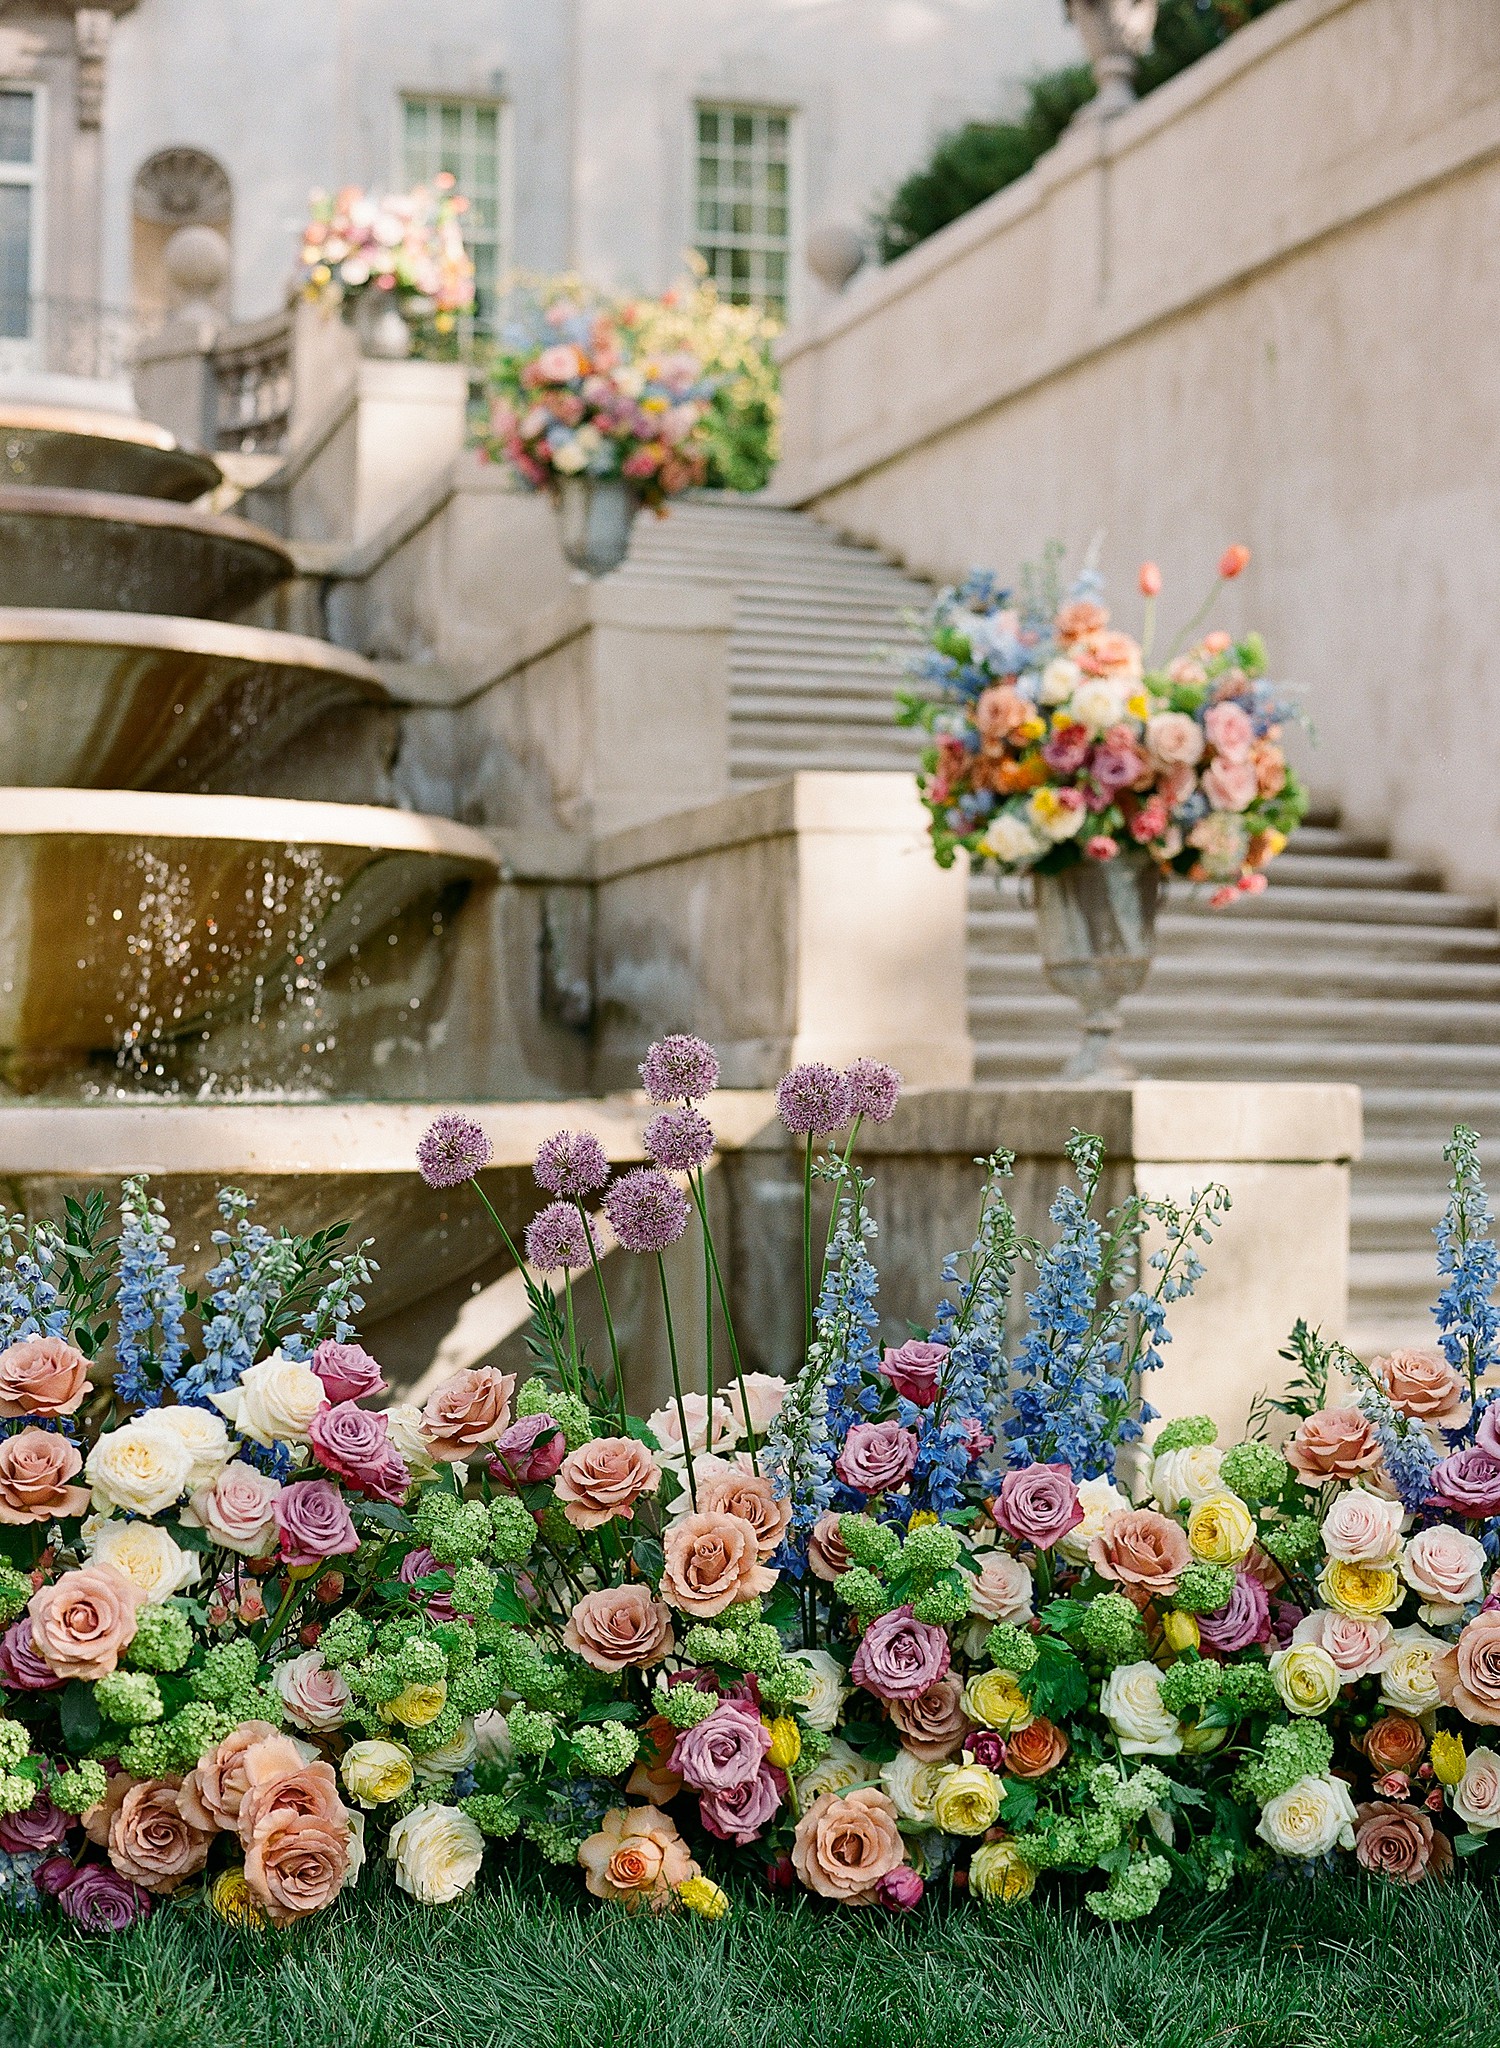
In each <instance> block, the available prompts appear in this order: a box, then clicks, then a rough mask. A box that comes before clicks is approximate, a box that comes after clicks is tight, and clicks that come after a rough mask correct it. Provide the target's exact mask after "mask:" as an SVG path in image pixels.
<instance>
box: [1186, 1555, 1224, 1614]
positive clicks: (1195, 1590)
mask: <svg viewBox="0 0 1500 2048" xmlns="http://www.w3.org/2000/svg"><path fill="white" fill-rule="evenodd" d="M1233 1591H1234V1566H1233V1565H1229V1564H1204V1563H1203V1562H1202V1561H1201V1560H1200V1559H1197V1558H1195V1559H1194V1560H1193V1562H1192V1563H1191V1564H1190V1565H1189V1566H1188V1568H1187V1570H1186V1571H1185V1572H1184V1573H1183V1575H1182V1577H1181V1578H1180V1579H1179V1580H1178V1581H1177V1591H1176V1592H1175V1593H1174V1594H1173V1596H1172V1603H1173V1605H1174V1606H1176V1607H1180V1608H1181V1609H1182V1611H1183V1613H1184V1614H1217V1613H1218V1611H1219V1609H1220V1608H1221V1607H1222V1606H1223V1605H1224V1603H1225V1601H1226V1600H1227V1599H1228V1598H1229V1596H1230V1594H1231V1593H1232V1592H1233Z"/></svg>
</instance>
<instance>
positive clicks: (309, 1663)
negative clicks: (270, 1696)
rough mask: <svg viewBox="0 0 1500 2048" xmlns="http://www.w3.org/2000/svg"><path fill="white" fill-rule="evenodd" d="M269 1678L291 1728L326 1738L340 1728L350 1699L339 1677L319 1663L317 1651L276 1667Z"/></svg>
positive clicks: (319, 1654) (306, 1653)
mask: <svg viewBox="0 0 1500 2048" xmlns="http://www.w3.org/2000/svg"><path fill="white" fill-rule="evenodd" d="M271 1676H272V1679H273V1681H274V1683H275V1686H276V1690H277V1691H278V1692H279V1693H280V1694H281V1704H282V1706H283V1708H284V1709H285V1711H286V1717H287V1719H288V1720H289V1721H290V1722H291V1723H292V1725H293V1727H296V1728H305V1729H306V1730H307V1732H308V1733H309V1734H310V1735H327V1734H331V1733H332V1731H333V1730H334V1729H335V1728H342V1727H343V1725H344V1720H345V1717H346V1716H347V1714H348V1712H349V1709H350V1707H351V1706H353V1704H354V1695H353V1694H352V1693H351V1692H350V1690H349V1688H348V1686H347V1685H346V1684H345V1682H344V1679H343V1676H342V1674H341V1673H340V1672H338V1671H335V1670H334V1669H333V1667H332V1666H331V1665H329V1664H325V1663H324V1662H323V1657H322V1653H321V1651H318V1650H304V1651H303V1653H302V1655H301V1656H300V1657H292V1658H290V1659H288V1661H287V1662H286V1663H285V1664H278V1665H277V1666H276V1669H275V1670H274V1671H273V1672H272V1674H271Z"/></svg>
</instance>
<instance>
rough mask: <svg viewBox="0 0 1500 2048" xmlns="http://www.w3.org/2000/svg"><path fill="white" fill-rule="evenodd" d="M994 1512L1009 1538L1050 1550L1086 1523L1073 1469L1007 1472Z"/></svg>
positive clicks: (992, 1506) (1028, 1467)
mask: <svg viewBox="0 0 1500 2048" xmlns="http://www.w3.org/2000/svg"><path fill="white" fill-rule="evenodd" d="M990 1513H991V1514H992V1515H993V1516H994V1518H995V1520H996V1521H997V1522H998V1523H999V1525H1000V1527H1001V1528H1002V1529H1004V1530H1005V1532H1006V1533H1007V1535H1010V1536H1014V1537H1015V1538H1016V1539H1017V1540H1018V1541H1019V1542H1022V1543H1031V1544H1034V1545H1035V1546H1036V1548H1037V1549H1038V1550H1050V1549H1051V1548H1052V1546H1053V1544H1054V1543H1056V1542H1058V1541H1059V1539H1060V1538H1061V1537H1064V1536H1066V1535H1067V1533H1068V1531H1069V1530H1070V1529H1076V1528H1077V1527H1078V1524H1079V1523H1080V1522H1081V1521H1082V1520H1083V1504H1082V1502H1081V1501H1080V1500H1079V1498H1078V1488H1077V1487H1076V1486H1075V1485H1074V1484H1073V1468H1072V1466H1071V1465H1023V1466H1021V1467H1020V1469H1019V1470H1018V1471H1015V1472H1007V1473H1006V1475H1005V1477H1004V1478H1003V1479H1002V1480H1001V1482H1000V1492H999V1494H998V1496H997V1497H996V1499H995V1500H993V1501H992V1502H991V1503H990Z"/></svg>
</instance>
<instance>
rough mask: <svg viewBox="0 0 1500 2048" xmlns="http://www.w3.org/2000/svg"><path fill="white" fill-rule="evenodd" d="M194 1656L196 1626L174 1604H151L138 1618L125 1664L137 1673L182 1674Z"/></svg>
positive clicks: (136, 1618) (164, 1602) (142, 1610)
mask: <svg viewBox="0 0 1500 2048" xmlns="http://www.w3.org/2000/svg"><path fill="white" fill-rule="evenodd" d="M192 1654H193V1625H192V1623H191V1622H190V1621H189V1620H188V1618H187V1616H186V1615H185V1614H184V1613H183V1611H182V1609H181V1608H180V1607H174V1606H173V1605H172V1604H171V1602H170V1601H163V1602H162V1603H161V1604H160V1605H159V1606H153V1605H151V1604H149V1603H148V1604H147V1605H146V1606H144V1607H142V1608H140V1609H139V1610H138V1611H137V1613H136V1617H135V1634H134V1635H133V1636H132V1637H131V1639H130V1647H129V1649H128V1650H127V1651H126V1652H125V1661H126V1662H127V1663H128V1664H131V1665H133V1666H134V1667H135V1669H136V1670H137V1671H180V1670H181V1669H182V1667H183V1665H184V1664H186V1662H187V1660H188V1658H189V1657H190V1656H191V1655H192Z"/></svg>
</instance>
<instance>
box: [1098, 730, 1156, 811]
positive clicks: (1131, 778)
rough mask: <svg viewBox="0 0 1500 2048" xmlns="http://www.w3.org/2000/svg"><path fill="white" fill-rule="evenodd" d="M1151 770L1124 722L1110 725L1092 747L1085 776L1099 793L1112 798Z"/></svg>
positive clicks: (1108, 798) (1109, 798)
mask: <svg viewBox="0 0 1500 2048" xmlns="http://www.w3.org/2000/svg"><path fill="white" fill-rule="evenodd" d="M1150 771H1151V763H1150V762H1149V761H1148V760H1147V759H1146V756H1145V755H1144V754H1143V753H1142V751H1141V749H1140V747H1139V746H1138V745H1137V744H1136V740H1135V735H1134V734H1133V733H1132V732H1131V730H1130V728H1129V726H1128V725H1112V726H1111V727H1110V729H1109V731H1108V732H1107V733H1106V734H1105V735H1104V737H1103V739H1102V740H1100V742H1099V744H1098V746H1097V747H1095V749H1094V753H1093V758H1092V760H1091V761H1090V762H1089V779H1090V781H1091V782H1092V783H1093V785H1094V787H1095V789H1096V790H1097V791H1098V792H1099V794H1100V796H1102V797H1104V798H1106V799H1107V800H1112V799H1113V798H1114V797H1116V796H1118V795H1119V793H1120V791H1121V790H1122V789H1129V788H1130V787H1131V786H1132V785H1133V784H1134V783H1137V782H1139V781H1140V780H1141V778H1142V777H1143V776H1145V775H1148V774H1149V773H1150Z"/></svg>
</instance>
